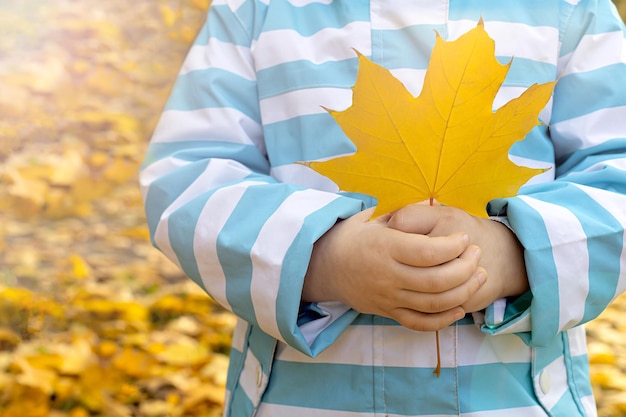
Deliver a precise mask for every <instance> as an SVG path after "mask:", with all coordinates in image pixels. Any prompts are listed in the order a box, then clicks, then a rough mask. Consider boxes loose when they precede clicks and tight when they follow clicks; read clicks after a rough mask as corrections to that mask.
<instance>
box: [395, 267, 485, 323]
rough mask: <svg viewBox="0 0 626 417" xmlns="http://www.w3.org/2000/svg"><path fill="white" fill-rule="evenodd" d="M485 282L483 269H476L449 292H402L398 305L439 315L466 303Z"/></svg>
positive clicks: (399, 294)
mask: <svg viewBox="0 0 626 417" xmlns="http://www.w3.org/2000/svg"><path fill="white" fill-rule="evenodd" d="M486 281H487V274H486V272H485V270H484V269H483V268H478V269H477V270H476V271H475V273H474V274H473V275H472V276H471V278H470V279H468V280H466V281H465V282H463V283H462V284H461V285H459V286H457V287H454V288H452V289H451V290H448V291H444V292H440V293H426V292H415V291H409V290H404V291H401V292H399V293H398V299H397V302H398V305H400V306H402V307H406V308H409V309H412V310H417V311H421V312H423V313H440V312H443V311H447V310H450V309H452V308H454V307H457V306H461V305H463V304H465V303H467V302H468V300H470V299H471V298H472V297H473V296H474V295H475V294H476V292H478V290H479V289H480V288H481V287H482V286H483V284H484V283H485V282H486Z"/></svg>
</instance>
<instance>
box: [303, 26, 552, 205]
mask: <svg viewBox="0 0 626 417" xmlns="http://www.w3.org/2000/svg"><path fill="white" fill-rule="evenodd" d="M494 53H495V44H494V41H493V40H492V39H491V38H490V37H489V35H488V34H487V33H486V32H485V30H484V27H483V22H482V21H480V22H479V23H478V25H477V26H476V27H475V28H474V29H472V30H470V31H469V32H467V33H466V34H464V35H463V36H461V37H460V38H459V39H457V40H455V41H452V42H446V41H444V40H443V39H442V38H441V37H439V36H437V40H436V43H435V47H434V49H433V52H432V56H431V59H430V64H429V66H428V69H427V72H426V77H425V80H424V87H423V89H422V92H421V94H420V95H419V97H417V98H415V97H413V96H412V95H411V94H410V93H409V91H408V90H407V89H406V88H405V87H404V85H403V84H402V83H401V82H400V81H399V80H397V79H396V78H394V76H393V75H392V74H391V73H390V72H389V71H388V70H387V69H385V68H383V67H381V66H379V65H377V64H375V63H373V62H371V61H370V60H369V59H367V58H366V57H365V56H363V55H360V54H359V72H358V75H357V80H356V84H355V85H354V87H353V103H352V106H351V107H349V108H348V109H346V110H345V111H332V110H331V111H330V113H331V115H332V116H333V117H334V118H335V120H336V121H337V123H338V124H339V125H340V126H341V128H342V129H343V131H344V133H345V134H346V135H347V136H348V137H349V138H351V139H352V140H353V141H354V143H355V145H356V148H357V151H356V153H355V154H353V155H349V156H343V157H338V158H335V159H331V160H329V161H324V162H309V163H307V165H309V166H310V167H311V168H313V169H314V170H316V171H318V172H319V173H321V174H323V175H326V176H327V177H329V178H330V179H332V180H333V181H335V182H336V183H337V184H338V185H339V187H340V188H341V189H342V190H345V191H354V192H360V193H367V194H370V195H372V196H374V197H376V198H377V199H378V206H377V209H376V213H375V215H380V214H384V213H387V212H390V211H393V210H396V209H399V208H401V207H403V206H405V205H407V204H411V203H415V202H419V201H425V200H437V201H438V202H439V203H441V204H445V205H451V206H455V207H458V208H461V209H464V210H466V211H467V212H469V213H470V214H473V215H476V216H480V217H486V216H487V213H486V205H487V203H488V202H489V201H490V200H492V199H494V198H500V197H510V196H513V195H515V194H517V191H518V190H519V188H520V187H521V186H522V185H523V184H524V183H525V182H527V181H528V180H529V179H530V178H531V177H533V176H534V175H536V174H538V173H540V172H543V170H541V169H531V168H527V167H521V166H518V165H515V164H514V163H513V162H511V160H510V159H509V158H508V150H509V148H510V147H511V145H512V144H513V143H515V142H517V141H519V140H521V139H523V138H524V137H525V136H526V134H527V133H528V132H529V131H530V130H531V129H532V128H533V127H535V126H536V125H538V124H539V121H538V115H539V112H540V111H541V109H542V108H543V107H544V106H545V105H546V103H547V102H548V100H549V99H550V96H551V94H552V90H553V88H554V84H555V83H554V82H551V83H546V84H541V85H536V84H535V85H533V86H531V87H530V88H528V89H527V90H526V91H525V92H524V93H523V94H522V95H521V96H520V97H518V98H516V99H514V100H511V101H510V102H508V103H507V104H505V105H504V106H502V107H501V108H499V109H498V110H497V111H495V112H494V111H493V110H492V107H493V101H494V98H495V96H496V94H497V92H498V90H499V89H500V86H501V85H502V83H503V81H504V79H505V77H506V74H507V72H508V69H509V66H510V64H509V65H502V64H500V63H499V62H498V61H497V60H496V58H495V55H494Z"/></svg>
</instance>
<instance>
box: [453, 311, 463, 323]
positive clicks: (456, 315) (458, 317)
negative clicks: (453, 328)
mask: <svg viewBox="0 0 626 417" xmlns="http://www.w3.org/2000/svg"><path fill="white" fill-rule="evenodd" d="M463 317H465V313H464V312H462V311H457V312H456V313H454V321H459V320H461V319H462V318H463Z"/></svg>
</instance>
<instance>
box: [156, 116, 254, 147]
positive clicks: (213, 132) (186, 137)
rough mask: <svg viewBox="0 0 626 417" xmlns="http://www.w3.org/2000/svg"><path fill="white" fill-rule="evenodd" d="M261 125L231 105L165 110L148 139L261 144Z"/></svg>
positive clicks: (163, 141)
mask: <svg viewBox="0 0 626 417" xmlns="http://www.w3.org/2000/svg"><path fill="white" fill-rule="evenodd" d="M262 135H263V133H262V130H261V126H260V125H259V124H258V123H257V122H256V121H254V120H253V119H251V118H249V117H248V116H246V115H245V114H243V113H242V112H241V111H239V110H237V109H234V108H231V107H218V108H215V107H212V108H205V109H199V110H166V111H164V112H163V114H162V115H161V118H160V119H159V122H158V124H157V126H156V129H155V131H154V135H153V136H152V143H165V142H182V141H228V142H233V143H243V144H246V145H256V146H261V137H262Z"/></svg>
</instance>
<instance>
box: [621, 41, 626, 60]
mask: <svg viewBox="0 0 626 417" xmlns="http://www.w3.org/2000/svg"><path fill="white" fill-rule="evenodd" d="M622 62H623V63H624V64H626V39H624V40H622Z"/></svg>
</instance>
